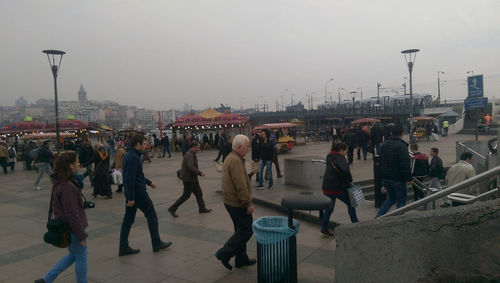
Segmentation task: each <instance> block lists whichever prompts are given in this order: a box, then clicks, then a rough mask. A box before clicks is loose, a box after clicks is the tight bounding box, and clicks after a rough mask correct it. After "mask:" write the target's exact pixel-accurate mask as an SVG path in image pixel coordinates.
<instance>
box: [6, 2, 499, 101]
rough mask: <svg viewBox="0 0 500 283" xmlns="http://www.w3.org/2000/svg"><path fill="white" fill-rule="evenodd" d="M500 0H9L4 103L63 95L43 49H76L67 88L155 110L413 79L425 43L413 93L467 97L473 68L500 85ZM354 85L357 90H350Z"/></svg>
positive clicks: (495, 90) (492, 91)
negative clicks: (412, 55)
mask: <svg viewBox="0 0 500 283" xmlns="http://www.w3.org/2000/svg"><path fill="white" fill-rule="evenodd" d="M498 11H500V1H498V0H490V1H486V0H483V1H481V0H477V1H470V0H465V1H462V0H459V1H457V0H441V1H437V0H432V1H431V0H420V1H414V0H412V1H406V0H394V1H389V0H380V1H374V0H366V1H361V0H360V1H355V0H353V1H348V0H345V1H333V0H329V1H321V0H310V1H305V0H304V1H298V0H282V1H274V0H246V1H240V0H228V1H218V0H205V1H194V0H176V1H172V0H144V1H132V0H113V1H108V0H86V1H71V0H44V1H37V0H12V1H8V0H0V27H1V28H0V37H1V39H2V44H1V50H2V52H1V61H0V62H1V64H0V70H1V73H0V91H1V97H2V100H1V103H0V104H3V105H13V104H14V100H15V99H16V98H17V97H19V96H24V97H25V98H26V99H28V100H29V101H30V102H33V101H35V100H36V99H38V98H52V97H53V80H52V75H51V72H50V69H49V66H48V62H47V58H46V56H45V55H44V54H42V52H41V51H42V50H43V49H60V50H64V51H66V52H67V54H66V55H65V56H64V58H63V63H62V68H61V71H60V74H59V80H58V83H59V93H60V97H61V99H64V100H70V99H72V100H76V96H77V91H78V88H79V86H80V83H83V85H84V87H85V89H86V90H87V92H88V97H89V99H95V100H114V101H118V102H120V103H122V104H127V105H137V106H141V107H149V108H153V109H169V108H182V105H183V104H184V103H189V104H192V105H193V107H194V108H202V107H207V106H217V105H218V104H219V103H228V104H229V105H231V106H233V107H239V106H240V104H242V105H243V107H249V106H254V105H255V104H256V103H257V102H259V103H263V102H267V103H268V104H269V105H270V108H271V109H274V107H275V101H276V100H279V101H280V102H281V95H282V93H283V90H284V89H288V92H287V96H286V98H285V99H286V100H287V101H288V103H289V102H290V96H291V94H294V100H295V101H297V100H302V101H303V102H304V104H306V105H307V100H306V96H305V94H306V93H311V92H315V94H314V97H315V104H316V103H319V102H321V101H323V100H324V98H323V96H324V91H325V82H326V81H327V80H328V79H329V78H333V79H334V81H333V83H330V84H328V88H329V90H328V91H329V92H332V91H333V93H334V95H335V98H336V95H337V90H338V88H340V87H342V88H344V89H346V90H348V91H353V90H357V88H358V87H362V88H363V93H364V95H363V96H364V97H367V96H374V95H376V83H377V82H381V83H382V87H387V86H401V84H402V83H403V82H404V79H403V77H404V76H407V75H408V69H407V67H406V65H405V61H404V58H403V56H402V55H401V53H400V52H401V50H403V49H408V48H419V49H420V50H421V51H420V53H419V54H418V55H417V60H416V63H415V68H414V72H413V75H414V92H431V93H432V94H433V95H435V94H436V92H437V90H436V89H437V71H438V70H439V71H444V72H445V75H444V76H442V78H443V80H448V81H447V82H446V83H445V84H444V85H443V86H442V96H443V99H463V98H464V97H465V96H466V86H465V78H466V75H467V74H466V72H467V71H470V70H473V71H474V73H475V74H481V73H482V74H484V75H485V82H484V84H485V94H486V95H487V96H489V97H493V96H495V95H496V96H497V97H500V67H499V63H500V17H498ZM346 98H347V97H346Z"/></svg>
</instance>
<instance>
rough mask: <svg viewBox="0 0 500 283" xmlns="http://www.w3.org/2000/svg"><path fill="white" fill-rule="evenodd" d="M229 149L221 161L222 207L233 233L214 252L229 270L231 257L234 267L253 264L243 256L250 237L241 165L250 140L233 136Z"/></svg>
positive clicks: (248, 192)
mask: <svg viewBox="0 0 500 283" xmlns="http://www.w3.org/2000/svg"><path fill="white" fill-rule="evenodd" d="M232 147H233V151H232V152H231V153H230V154H229V155H228V156H227V157H226V159H225V160H224V168H223V169H222V195H223V198H224V206H225V207H226V210H227V212H228V213H229V216H231V220H232V221H233V224H234V234H233V235H232V236H231V238H229V240H228V241H227V242H226V244H225V245H224V246H223V247H222V248H221V249H220V250H219V251H217V253H216V254H215V256H216V257H217V259H219V260H220V261H221V262H222V264H223V265H224V266H225V267H226V268H227V269H229V270H231V269H233V267H232V266H231V264H229V260H230V259H231V258H232V257H233V256H234V257H235V266H236V267H243V266H247V265H253V264H255V263H256V260H255V259H249V258H248V255H247V242H248V240H250V238H251V237H252V234H253V231H252V222H253V217H252V213H253V212H254V207H253V204H252V189H251V187H250V179H249V178H248V174H247V171H246V168H245V159H243V157H245V155H246V154H247V153H248V151H249V150H250V141H249V140H248V137H246V136H244V135H237V136H235V137H234V139H233V145H232Z"/></svg>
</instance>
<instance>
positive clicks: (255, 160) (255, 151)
mask: <svg viewBox="0 0 500 283" xmlns="http://www.w3.org/2000/svg"><path fill="white" fill-rule="evenodd" d="M260 140H261V137H260V135H259V133H255V134H254V135H253V139H252V171H251V172H250V173H249V174H248V178H249V179H250V180H252V176H253V175H255V174H257V175H256V176H255V180H256V181H257V182H259V142H260Z"/></svg>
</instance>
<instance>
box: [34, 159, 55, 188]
mask: <svg viewBox="0 0 500 283" xmlns="http://www.w3.org/2000/svg"><path fill="white" fill-rule="evenodd" d="M43 173H47V175H49V176H50V175H52V168H50V164H49V163H38V177H37V178H36V181H35V184H34V185H33V186H35V187H36V186H38V184H39V183H40V179H42V176H43Z"/></svg>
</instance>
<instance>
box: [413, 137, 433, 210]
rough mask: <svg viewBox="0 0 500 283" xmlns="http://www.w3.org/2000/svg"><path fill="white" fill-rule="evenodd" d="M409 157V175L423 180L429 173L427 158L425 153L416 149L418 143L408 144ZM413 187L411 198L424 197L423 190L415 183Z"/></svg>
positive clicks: (415, 199)
mask: <svg viewBox="0 0 500 283" xmlns="http://www.w3.org/2000/svg"><path fill="white" fill-rule="evenodd" d="M410 151H411V153H412V157H411V175H412V177H413V178H415V179H417V180H419V181H420V182H423V181H424V180H425V179H426V178H427V176H428V175H429V159H428V158H427V155H426V154H425V153H421V152H419V151H418V144H416V143H413V144H411V145H410ZM412 187H413V200H414V201H417V200H419V199H422V198H424V192H423V191H422V190H421V189H419V188H418V187H417V186H416V185H415V184H412Z"/></svg>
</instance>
